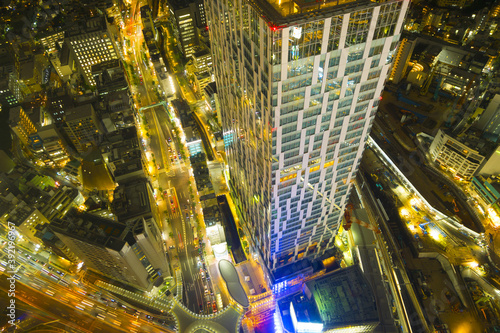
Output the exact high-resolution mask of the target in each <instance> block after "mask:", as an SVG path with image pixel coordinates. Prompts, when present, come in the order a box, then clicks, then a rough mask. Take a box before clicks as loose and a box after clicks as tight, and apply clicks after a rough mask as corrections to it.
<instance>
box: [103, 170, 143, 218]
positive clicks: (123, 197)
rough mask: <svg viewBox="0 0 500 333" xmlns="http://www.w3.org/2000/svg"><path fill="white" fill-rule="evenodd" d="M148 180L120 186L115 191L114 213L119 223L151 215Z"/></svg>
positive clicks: (139, 180) (133, 181)
mask: <svg viewBox="0 0 500 333" xmlns="http://www.w3.org/2000/svg"><path fill="white" fill-rule="evenodd" d="M148 186H149V184H148V181H147V179H145V178H143V179H137V180H132V181H130V182H127V183H124V184H120V185H119V186H118V187H117V188H116V189H115V191H114V199H113V203H112V207H113V211H114V213H115V214H116V216H117V217H118V220H119V221H126V220H130V219H132V218H136V217H139V216H148V215H150V214H151V206H150V202H149V189H148Z"/></svg>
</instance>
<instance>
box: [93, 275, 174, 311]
mask: <svg viewBox="0 0 500 333" xmlns="http://www.w3.org/2000/svg"><path fill="white" fill-rule="evenodd" d="M95 285H96V286H98V287H99V288H102V289H105V290H107V291H109V292H112V293H114V294H117V295H120V296H123V297H126V298H128V299H130V300H133V301H135V302H139V303H141V304H144V305H146V306H148V307H151V308H153V309H155V310H158V311H169V310H170V308H171V306H172V303H171V301H168V300H164V299H161V298H156V299H153V298H150V297H145V296H143V295H139V294H136V293H133V292H131V291H128V290H126V289H123V288H120V287H116V286H114V285H112V284H109V283H107V282H104V281H100V280H99V281H96V283H95ZM181 290H182V289H181Z"/></svg>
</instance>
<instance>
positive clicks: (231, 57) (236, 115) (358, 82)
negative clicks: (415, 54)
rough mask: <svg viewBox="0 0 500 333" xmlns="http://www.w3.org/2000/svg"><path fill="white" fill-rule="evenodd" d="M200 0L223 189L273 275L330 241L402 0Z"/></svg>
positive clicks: (396, 33) (399, 21) (304, 261)
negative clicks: (224, 172) (224, 163)
mask: <svg viewBox="0 0 500 333" xmlns="http://www.w3.org/2000/svg"><path fill="white" fill-rule="evenodd" d="M206 5H207V8H206V13H207V18H208V20H209V31H210V39H211V47H212V54H213V57H212V58H213V65H214V74H215V79H216V82H217V90H218V92H219V97H220V104H221V114H222V123H223V130H224V140H225V145H226V155H227V160H228V164H229V174H230V182H229V184H230V186H231V193H232V196H233V199H234V201H235V204H236V206H237V209H238V213H239V214H240V215H241V217H242V219H241V224H242V228H243V230H244V232H245V233H246V235H247V236H248V237H249V238H250V239H251V243H252V247H253V249H254V250H256V251H257V252H258V253H259V254H260V256H261V258H262V260H263V261H264V262H265V264H266V265H265V266H267V269H268V272H267V274H268V275H269V277H270V280H271V282H278V280H281V279H282V278H283V277H285V276H286V275H288V273H286V274H284V272H285V271H291V270H290V269H289V268H290V266H286V265H290V264H293V263H295V264H296V267H305V266H307V265H308V264H310V263H311V261H312V260H314V259H317V258H318V257H319V256H321V255H322V254H324V253H325V251H326V250H328V249H330V248H332V247H333V240H334V236H335V234H336V232H337V230H338V227H339V225H340V223H341V220H342V215H343V211H344V208H345V205H346V204H347V201H348V198H349V193H350V191H351V189H352V187H353V184H352V181H353V179H354V177H355V175H356V172H357V170H358V165H359V162H360V160H361V156H362V154H363V150H364V148H365V143H366V140H367V139H368V134H369V132H370V129H371V126H372V123H373V120H374V117H375V113H376V111H377V108H378V104H379V100H380V95H381V93H382V89H383V87H384V82H385V79H386V77H387V74H388V72H389V69H390V66H391V61H392V58H393V55H394V53H395V51H396V47H397V45H398V41H399V37H400V32H401V29H402V25H403V21H404V17H405V13H406V11H407V8H408V5H409V0H399V1H397V0H389V1H378V2H371V1H368V0H354V1H341V0H339V1H337V0H334V1H333V0H331V1H330V0H321V1H312V0H311V1H306V0H252V1H250V0H211V1H207V2H206ZM299 261H300V262H299ZM285 266H286V267H285ZM295 272H296V273H297V272H298V270H295Z"/></svg>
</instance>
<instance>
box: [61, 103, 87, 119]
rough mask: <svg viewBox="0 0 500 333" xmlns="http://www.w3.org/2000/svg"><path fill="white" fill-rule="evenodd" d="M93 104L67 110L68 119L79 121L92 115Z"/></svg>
mask: <svg viewBox="0 0 500 333" xmlns="http://www.w3.org/2000/svg"><path fill="white" fill-rule="evenodd" d="M92 109H93V108H92V104H90V103H89V104H83V105H80V106H76V107H74V108H72V109H69V110H67V111H66V118H65V120H66V121H77V120H79V119H82V118H87V117H90V116H92Z"/></svg>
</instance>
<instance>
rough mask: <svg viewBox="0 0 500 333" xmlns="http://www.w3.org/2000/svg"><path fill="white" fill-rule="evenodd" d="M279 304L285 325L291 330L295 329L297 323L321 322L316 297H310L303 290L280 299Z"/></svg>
mask: <svg viewBox="0 0 500 333" xmlns="http://www.w3.org/2000/svg"><path fill="white" fill-rule="evenodd" d="M278 306H279V309H280V315H281V320H282V322H283V326H284V327H285V329H286V330H287V331H289V332H294V331H295V327H294V326H296V325H297V323H303V324H309V325H311V324H313V325H314V324H321V317H320V315H319V312H318V309H317V308H316V304H315V303H314V299H313V298H308V297H307V295H305V294H304V293H303V292H300V293H297V294H293V295H292V296H289V297H286V298H284V299H281V300H279V301H278ZM292 311H293V314H292Z"/></svg>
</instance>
